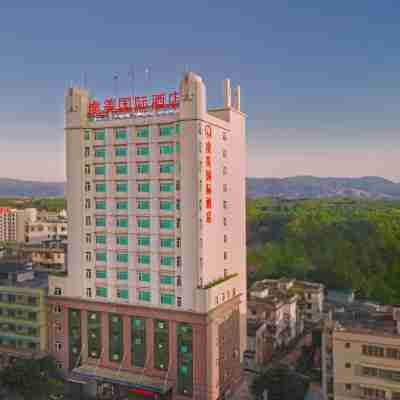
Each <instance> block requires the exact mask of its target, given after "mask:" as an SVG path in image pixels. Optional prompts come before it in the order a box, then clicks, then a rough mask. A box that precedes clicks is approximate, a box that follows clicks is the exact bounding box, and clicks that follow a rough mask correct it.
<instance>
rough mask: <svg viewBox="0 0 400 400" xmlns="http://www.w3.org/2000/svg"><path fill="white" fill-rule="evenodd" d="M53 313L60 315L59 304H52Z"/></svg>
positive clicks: (60, 307) (60, 308)
mask: <svg viewBox="0 0 400 400" xmlns="http://www.w3.org/2000/svg"><path fill="white" fill-rule="evenodd" d="M53 312H54V314H60V313H61V312H62V305H61V304H54V306H53Z"/></svg>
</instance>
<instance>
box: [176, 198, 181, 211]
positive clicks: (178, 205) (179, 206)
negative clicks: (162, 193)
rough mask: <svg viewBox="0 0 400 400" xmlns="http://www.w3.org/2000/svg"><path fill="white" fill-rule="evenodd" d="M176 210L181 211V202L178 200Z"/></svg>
mask: <svg viewBox="0 0 400 400" xmlns="http://www.w3.org/2000/svg"><path fill="white" fill-rule="evenodd" d="M176 209H177V210H180V209H181V201H180V200H179V199H177V200H176Z"/></svg>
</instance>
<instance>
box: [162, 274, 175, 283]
mask: <svg viewBox="0 0 400 400" xmlns="http://www.w3.org/2000/svg"><path fill="white" fill-rule="evenodd" d="M160 283H161V284H162V285H173V284H174V283H175V277H174V276H173V275H161V276H160Z"/></svg>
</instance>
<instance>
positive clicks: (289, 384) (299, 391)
mask: <svg viewBox="0 0 400 400" xmlns="http://www.w3.org/2000/svg"><path fill="white" fill-rule="evenodd" d="M308 385H309V384H308V382H307V381H306V380H305V379H304V378H303V377H302V376H301V375H299V374H296V373H295V372H292V371H290V370H289V368H288V367H286V366H279V367H277V368H273V369H269V370H266V371H264V372H263V373H261V374H260V375H258V376H257V377H256V378H255V379H254V380H253V382H252V384H251V385H250V391H251V393H252V395H253V396H254V397H255V398H256V399H262V396H263V393H264V391H267V393H268V400H303V399H304V396H305V395H306V393H307V390H308Z"/></svg>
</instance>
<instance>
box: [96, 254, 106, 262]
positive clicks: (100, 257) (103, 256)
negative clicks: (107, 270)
mask: <svg viewBox="0 0 400 400" xmlns="http://www.w3.org/2000/svg"><path fill="white" fill-rule="evenodd" d="M96 261H99V262H106V261H107V253H103V252H101V253H96Z"/></svg>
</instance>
